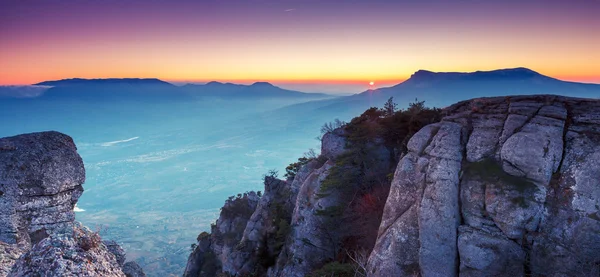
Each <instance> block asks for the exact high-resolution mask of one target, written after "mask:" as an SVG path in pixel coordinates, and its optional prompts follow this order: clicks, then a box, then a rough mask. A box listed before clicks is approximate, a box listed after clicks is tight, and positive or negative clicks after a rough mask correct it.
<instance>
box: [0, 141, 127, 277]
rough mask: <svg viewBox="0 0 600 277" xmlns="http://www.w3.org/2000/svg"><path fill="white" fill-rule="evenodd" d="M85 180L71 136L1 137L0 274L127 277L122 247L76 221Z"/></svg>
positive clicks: (79, 158)
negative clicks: (41, 273) (118, 255)
mask: <svg viewBox="0 0 600 277" xmlns="http://www.w3.org/2000/svg"><path fill="white" fill-rule="evenodd" d="M84 181H85V170H84V167H83V162H82V160H81V157H80V156H79V155H78V154H77V148H76V147H75V144H74V143H73V140H72V139H71V138H70V137H69V136H66V135H64V134H61V133H57V132H43V133H33V134H26V135H19V136H15V137H9V138H2V139H0V276H7V275H8V276H28V275H30V274H33V273H36V272H38V273H39V272H46V273H47V274H48V275H49V276H73V275H78V276H125V274H124V273H123V271H122V269H121V267H122V266H123V262H124V253H123V252H122V249H120V247H119V246H118V245H116V246H115V245H112V246H111V247H107V246H106V245H105V244H104V242H102V240H101V238H100V237H99V236H98V235H97V234H95V233H93V232H91V231H89V230H88V229H87V228H85V227H83V226H80V224H78V223H77V222H75V214H74V212H73V208H74V206H75V204H76V203H77V200H78V199H79V197H80V196H81V194H82V193H83V187H82V184H83V182H84ZM119 249H120V254H121V255H123V256H122V257H121V259H117V258H116V256H115V254H114V253H116V254H118V253H117V252H118V251H117V250H119ZM113 252H114V253H113Z"/></svg>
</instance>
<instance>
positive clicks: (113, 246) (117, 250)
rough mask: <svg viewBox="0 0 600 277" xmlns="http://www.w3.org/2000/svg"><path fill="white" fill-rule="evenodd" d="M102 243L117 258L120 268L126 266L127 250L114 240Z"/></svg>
mask: <svg viewBox="0 0 600 277" xmlns="http://www.w3.org/2000/svg"><path fill="white" fill-rule="evenodd" d="M102 243H103V244H104V245H105V246H106V249H108V251H109V252H110V253H112V254H113V255H114V256H115V259H116V260H117V263H118V264H119V266H123V265H124V264H125V250H123V248H121V246H120V245H119V244H118V243H117V242H116V241H114V240H108V241H103V242H102Z"/></svg>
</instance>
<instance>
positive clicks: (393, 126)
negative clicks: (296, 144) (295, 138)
mask: <svg viewBox="0 0 600 277" xmlns="http://www.w3.org/2000/svg"><path fill="white" fill-rule="evenodd" d="M440 119H441V110H439V109H431V108H427V107H425V105H424V102H418V101H416V102H415V103H411V104H409V108H408V109H405V110H397V105H396V104H395V103H394V102H393V99H392V98H390V99H389V100H388V101H387V102H386V103H385V105H384V107H383V108H382V109H378V108H370V109H368V110H366V111H365V112H364V113H363V114H361V115H360V116H358V117H355V118H354V119H352V120H351V121H350V122H349V123H347V124H344V125H342V126H340V127H338V128H340V129H341V130H343V132H338V133H336V134H341V135H343V136H345V138H346V141H347V144H346V151H345V152H344V153H343V154H341V155H339V156H338V157H337V158H336V159H335V165H334V166H333V167H332V168H331V169H330V170H329V174H328V176H327V177H326V178H325V180H323V182H322V183H321V187H320V192H319V194H318V195H317V196H318V197H320V198H325V197H329V196H332V195H335V197H338V198H339V199H340V200H341V201H340V203H342V204H340V205H338V206H331V207H326V208H321V209H317V210H316V211H315V215H317V216H319V217H320V220H321V221H322V225H323V234H324V235H323V236H324V240H323V241H325V245H321V246H320V247H325V248H327V249H328V250H331V252H332V253H331V261H332V262H331V263H329V264H327V265H326V266H324V267H323V268H322V269H320V270H321V271H318V272H315V273H316V274H317V275H313V276H324V275H326V276H332V275H331V274H332V273H333V276H346V275H344V274H345V273H344V272H347V273H349V274H350V275H348V276H354V274H355V270H354V269H353V265H354V262H353V261H352V259H349V257H347V256H346V255H344V254H343V253H344V251H345V253H352V252H357V251H359V250H360V249H371V248H372V247H373V245H374V243H375V240H376V237H377V230H378V227H379V222H380V219H381V216H382V213H383V208H384V206H385V201H386V199H387V194H388V192H389V188H390V184H391V180H392V177H393V171H394V169H395V165H396V164H397V163H398V160H399V158H400V157H401V155H403V154H404V153H406V151H407V146H406V145H407V143H408V141H409V139H410V138H411V137H412V136H413V135H414V134H415V133H416V132H418V131H419V130H420V129H421V128H422V127H424V126H426V125H428V124H431V123H435V122H438V121H439V120H440ZM323 130H327V131H328V132H333V131H334V130H332V128H331V124H330V125H327V126H324V127H323ZM327 241H328V242H327ZM345 270H348V271H345ZM318 274H321V275H318Z"/></svg>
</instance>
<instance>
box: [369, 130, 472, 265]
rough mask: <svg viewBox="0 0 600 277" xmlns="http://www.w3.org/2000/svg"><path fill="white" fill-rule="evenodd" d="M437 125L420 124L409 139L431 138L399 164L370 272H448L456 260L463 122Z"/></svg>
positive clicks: (373, 253) (370, 263)
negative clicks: (422, 126) (421, 153)
mask: <svg viewBox="0 0 600 277" xmlns="http://www.w3.org/2000/svg"><path fill="white" fill-rule="evenodd" d="M435 126H437V127H439V129H438V131H437V132H431V131H430V129H421V131H419V132H418V133H417V134H415V136H414V137H413V139H415V138H416V139H418V140H419V141H420V142H414V141H413V142H410V143H413V145H423V144H427V143H428V145H427V146H426V147H425V150H424V153H423V155H419V152H418V150H419V148H421V147H413V148H412V151H410V152H409V153H408V154H407V155H405V156H404V157H403V158H402V159H401V161H400V163H399V164H398V167H397V168H396V172H395V173H394V180H393V181H392V186H391V189H390V194H389V196H388V199H387V202H386V206H385V209H384V212H383V218H382V223H381V226H380V228H379V236H378V240H377V243H376V245H375V247H374V249H373V252H371V256H370V258H369V262H368V268H369V274H370V276H413V275H414V274H426V275H428V276H449V275H448V274H450V272H453V271H454V268H456V266H457V265H456V260H457V256H458V251H457V249H456V237H457V234H456V232H457V228H458V225H459V224H460V213H459V206H458V202H459V201H458V193H459V190H458V184H459V172H460V165H461V160H462V153H463V151H464V150H463V148H464V147H463V146H462V144H461V136H462V127H461V126H460V125H459V124H457V123H453V122H442V123H438V124H435ZM411 140H412V139H411ZM423 141H424V142H425V143H423ZM415 150H416V151H415Z"/></svg>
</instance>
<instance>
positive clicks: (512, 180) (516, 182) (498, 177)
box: [463, 159, 537, 193]
mask: <svg viewBox="0 0 600 277" xmlns="http://www.w3.org/2000/svg"><path fill="white" fill-rule="evenodd" d="M463 170H464V172H465V173H466V174H469V175H471V176H478V177H479V178H481V179H482V180H484V181H486V182H496V181H501V182H502V183H505V184H507V185H509V186H511V188H513V189H514V190H516V191H518V192H520V193H526V192H533V191H534V190H536V189H537V188H536V186H535V184H534V183H532V182H531V181H530V180H529V179H527V178H525V177H518V176H513V175H510V174H508V173H506V172H505V171H504V170H503V169H502V165H500V164H499V163H498V162H496V161H495V160H493V159H484V160H481V161H478V162H474V163H468V162H466V163H465V164H464V165H463Z"/></svg>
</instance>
